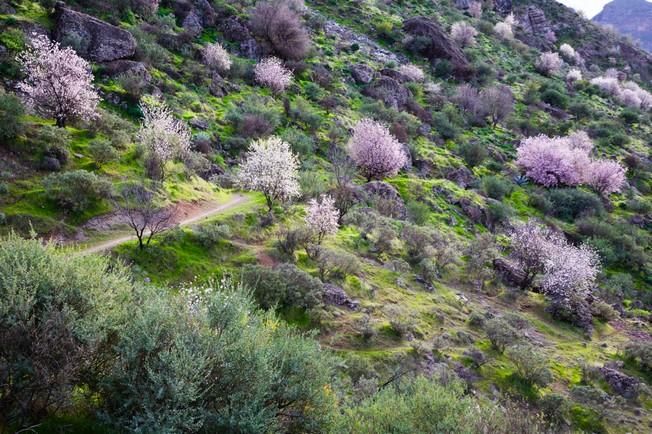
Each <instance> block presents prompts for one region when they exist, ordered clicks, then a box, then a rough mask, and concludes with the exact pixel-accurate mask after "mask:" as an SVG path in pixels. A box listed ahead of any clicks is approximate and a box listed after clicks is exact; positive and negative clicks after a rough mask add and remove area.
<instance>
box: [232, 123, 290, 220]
mask: <svg viewBox="0 0 652 434" xmlns="http://www.w3.org/2000/svg"><path fill="white" fill-rule="evenodd" d="M298 170H299V160H298V158H297V156H296V155H295V154H294V153H292V151H291V149H290V145H289V144H288V143H287V142H284V141H283V140H281V139H280V138H278V137H276V136H271V137H269V138H266V139H260V140H255V141H253V142H252V143H251V145H250V146H249V150H248V152H247V154H246V156H245V159H244V161H243V162H242V164H241V165H240V172H239V173H238V181H239V184H240V186H242V187H243V188H245V189H247V190H254V191H260V192H261V193H263V195H264V196H265V200H266V202H267V207H268V208H269V211H270V212H271V211H272V206H273V204H274V201H275V200H280V201H287V200H290V199H292V198H293V197H296V196H298V195H299V194H300V192H301V191H300V187H299V181H298V177H299V175H298Z"/></svg>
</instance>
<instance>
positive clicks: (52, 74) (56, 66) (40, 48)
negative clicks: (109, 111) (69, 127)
mask: <svg viewBox="0 0 652 434" xmlns="http://www.w3.org/2000/svg"><path fill="white" fill-rule="evenodd" d="M17 60H18V63H19V64H20V66H21V69H22V71H23V73H24V74H25V79H24V80H23V81H21V82H20V83H19V84H18V88H19V89H20V91H22V92H23V94H24V99H25V103H26V104H27V105H28V106H29V107H30V108H32V109H33V110H34V111H35V112H36V113H38V114H39V115H41V116H45V117H49V118H54V120H55V121H56V124H57V126H58V127H65V126H66V123H67V122H68V121H69V120H71V119H81V120H92V119H94V118H95V117H97V112H96V110H97V104H98V103H99V101H100V97H99V95H98V94H97V91H96V90H95V88H94V87H93V74H92V72H91V67H90V65H89V63H88V62H87V61H85V60H84V59H82V58H81V57H79V56H78V55H77V53H75V51H74V50H73V49H72V48H69V47H68V48H61V47H60V46H59V44H58V43H57V42H53V41H51V40H50V39H49V38H48V37H47V36H44V35H39V36H36V37H34V38H33V39H32V40H31V47H30V48H28V49H27V50H26V51H24V52H22V53H21V54H19V55H18V58H17Z"/></svg>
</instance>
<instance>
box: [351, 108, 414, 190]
mask: <svg viewBox="0 0 652 434" xmlns="http://www.w3.org/2000/svg"><path fill="white" fill-rule="evenodd" d="M348 152H349V155H350V156H351V158H352V159H353V161H354V162H355V163H356V165H357V166H358V167H359V168H360V170H361V171H362V174H363V175H364V176H365V177H366V178H367V180H369V181H371V180H372V179H381V178H384V177H386V176H394V175H396V174H397V173H398V171H399V170H401V168H402V167H403V166H405V164H406V163H407V156H406V155H405V151H404V150H403V145H401V144H400V143H399V141H398V140H396V138H395V137H394V136H392V134H391V133H390V132H389V130H388V129H387V128H386V127H385V126H384V125H382V124H380V123H378V122H376V121H373V120H371V119H362V120H361V121H359V122H358V123H357V124H356V125H355V127H353V135H352V136H351V139H350V140H349V144H348Z"/></svg>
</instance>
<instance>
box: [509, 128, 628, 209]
mask: <svg viewBox="0 0 652 434" xmlns="http://www.w3.org/2000/svg"><path fill="white" fill-rule="evenodd" d="M592 150H593V142H592V141H591V139H590V138H589V136H588V134H586V133H585V132H584V131H576V132H574V133H572V134H570V135H569V136H567V137H547V136H544V135H539V136H536V137H529V138H527V139H524V140H523V141H521V145H520V146H519V148H518V150H517V160H516V164H517V165H518V166H520V167H521V168H523V169H524V170H525V174H526V175H527V176H528V177H530V178H532V179H533V180H534V181H535V182H537V183H539V184H542V185H544V186H546V187H556V186H559V185H568V186H575V185H579V184H588V185H590V186H591V187H593V188H594V189H595V190H596V191H597V192H598V193H600V194H601V195H603V196H608V195H609V194H611V193H615V192H618V191H620V189H621V188H622V187H623V185H624V183H625V172H626V171H625V168H624V167H623V166H622V165H621V164H620V163H618V162H616V161H610V160H592V159H591V157H590V153H591V151H592Z"/></svg>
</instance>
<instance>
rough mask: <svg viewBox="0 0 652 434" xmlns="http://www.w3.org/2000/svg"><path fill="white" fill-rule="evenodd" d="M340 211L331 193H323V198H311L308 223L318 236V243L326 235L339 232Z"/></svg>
mask: <svg viewBox="0 0 652 434" xmlns="http://www.w3.org/2000/svg"><path fill="white" fill-rule="evenodd" d="M339 218H340V212H339V211H338V210H337V208H336V207H335V200H334V199H333V198H332V197H331V196H330V195H322V197H321V200H319V201H318V200H317V199H310V201H309V202H308V214H307V215H306V224H307V225H308V229H309V230H310V231H312V232H313V233H314V234H315V235H316V236H317V244H321V242H322V241H323V239H324V237H326V236H327V235H332V234H334V233H336V232H337V228H338V227H339V224H338V221H339Z"/></svg>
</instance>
